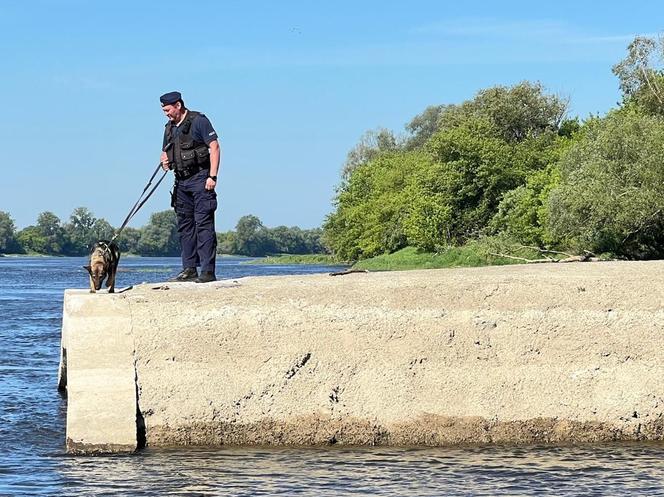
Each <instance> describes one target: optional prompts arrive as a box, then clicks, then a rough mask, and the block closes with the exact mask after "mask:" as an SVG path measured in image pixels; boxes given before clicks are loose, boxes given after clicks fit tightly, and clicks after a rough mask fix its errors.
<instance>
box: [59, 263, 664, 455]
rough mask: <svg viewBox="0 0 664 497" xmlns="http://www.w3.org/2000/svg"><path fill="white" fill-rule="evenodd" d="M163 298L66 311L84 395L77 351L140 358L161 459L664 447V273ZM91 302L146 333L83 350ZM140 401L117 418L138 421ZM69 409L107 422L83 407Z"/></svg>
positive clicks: (150, 292)
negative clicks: (183, 454)
mask: <svg viewBox="0 0 664 497" xmlns="http://www.w3.org/2000/svg"><path fill="white" fill-rule="evenodd" d="M159 286H160V285H159V284H153V285H142V286H139V287H136V288H134V290H132V291H129V292H127V293H124V294H121V295H113V296H112V295H96V296H95V295H92V296H90V295H85V296H81V295H79V294H72V293H68V294H67V295H66V301H67V305H68V307H67V308H66V310H65V312H66V313H67V312H69V313H70V316H68V317H67V316H65V318H66V321H65V323H66V330H67V331H66V336H67V340H66V344H67V380H68V385H69V387H70V388H71V385H72V383H73V378H74V376H73V375H76V377H78V378H80V377H81V376H85V373H84V372H81V371H78V368H79V366H75V365H74V363H73V362H72V361H71V355H72V353H73V350H72V348H74V347H77V348H79V350H77V351H76V354H79V355H85V356H87V357H88V358H90V359H93V358H96V360H95V363H96V362H98V361H102V360H103V361H105V362H107V363H108V362H110V363H113V364H114V365H115V366H117V367H119V365H118V362H117V361H118V359H115V358H113V359H112V358H110V357H106V355H107V352H106V350H105V348H101V347H99V346H98V345H97V343H98V341H100V340H102V335H104V333H109V334H110V333H115V335H116V336H120V335H122V337H123V340H126V346H125V347H124V348H123V350H125V349H126V350H125V352H123V354H124V355H128V354H126V352H127V351H128V350H129V349H131V348H134V347H135V359H136V375H137V382H138V391H139V395H138V405H139V409H140V413H141V416H142V417H143V419H144V421H145V428H146V433H145V435H146V439H147V444H148V445H151V446H166V445H186V444H202V445H219V444H299V445H310V444H326V443H343V444H399V445H410V444H418V445H440V444H456V443H492V442H515V443H526V442H569V441H606V440H646V439H647V440H654V439H657V440H660V439H663V438H664V417H663V414H664V383H663V382H662V378H663V377H664V375H663V373H664V352H663V351H662V347H661V344H662V338H664V336H663V335H664V262H634V263H627V262H622V263H579V264H568V265H564V264H557V265H554V264H551V265H547V264H544V265H530V266H525V265H524V266H508V267H489V268H475V269H448V270H428V271H407V272H397V273H369V274H350V275H347V276H340V277H330V276H328V275H311V276H290V277H260V278H243V279H240V280H237V281H236V282H233V281H221V282H217V283H214V284H208V285H196V284H193V283H183V284H171V283H169V284H165V285H164V286H161V288H160V289H153V288H156V287H159ZM78 299H84V300H86V301H87V300H90V299H93V300H96V302H98V304H96V307H95V309H97V310H99V311H101V310H102V309H103V312H104V315H105V316H110V315H111V314H113V315H123V316H126V315H129V314H130V315H131V324H128V323H127V321H126V320H124V321H122V322H118V321H112V322H113V323H114V324H113V325H111V324H110V323H111V322H110V321H108V319H109V318H108V317H106V318H104V317H101V316H99V317H97V318H96V321H95V324H94V326H92V324H93V323H92V321H90V326H88V327H87V329H85V330H83V329H79V326H75V328H76V332H75V333H74V332H73V331H72V330H73V328H74V326H73V319H75V318H76V317H75V315H77V314H82V316H85V319H93V318H91V316H90V311H92V308H90V309H89V310H88V309H85V308H79V309H73V308H72V307H71V306H72V305H73V301H78ZM111 304H112V305H113V309H114V310H111V309H110V308H109V309H106V308H105V307H104V306H110V305H111ZM67 319H68V321H67ZM78 319H83V317H81V318H78ZM101 327H106V331H104V332H102V331H100V329H101ZM79 333H80V334H84V333H94V334H95V336H97V337H98V338H96V339H95V340H88V341H84V340H82V339H79V340H78V341H74V340H72V336H73V335H74V334H77V335H78V334H79ZM132 334H133V337H132ZM121 355H122V354H121ZM102 358H103V359H102ZM122 360H123V361H124V363H126V364H127V365H125V366H123V368H125V369H127V370H129V369H131V368H130V367H129V366H128V362H127V357H124V358H123V359H122ZM131 366H132V367H133V364H132V365H131ZM108 371H109V373H110V369H109V370H108ZM97 372H99V373H102V370H100V369H97ZM127 372H129V371H127ZM102 375H103V373H102ZM79 381H80V380H79ZM89 386H93V385H92V384H89ZM129 390H131V388H129V387H128V386H127V387H125V388H124V390H123V391H125V392H126V394H127V399H126V400H125V401H124V402H123V404H122V406H120V403H119V402H117V403H116V402H114V403H113V406H112V408H113V410H114V411H118V417H119V415H120V412H121V413H124V414H127V415H128V416H129V417H131V416H132V415H134V414H135V412H133V411H132V412H125V410H131V406H130V404H131V403H132V401H134V398H133V397H131V395H130V392H129ZM130 397H131V398H130ZM79 402H84V403H85V404H86V405H85V406H77V405H76V404H77V403H79ZM133 407H134V408H135V405H134V406H133ZM110 408H111V407H109V406H104V407H103V408H101V409H99V410H100V412H103V413H105V415H109V414H108V413H107V412H106V411H105V409H110ZM68 409H69V410H72V409H73V410H74V411H78V410H90V409H92V406H91V404H90V403H89V400H88V399H87V398H86V397H84V396H80V397H75V396H73V395H71V392H70V396H69V407H68ZM68 418H69V416H68ZM84 423H87V420H83V419H77V420H76V423H74V422H72V423H70V422H69V419H68V430H69V429H70V428H73V427H74V426H75V425H77V429H79V430H81V431H86V430H89V429H90V427H88V426H87V425H85V424H84ZM133 428H134V435H135V426H134V427H133ZM68 437H70V438H71V434H70V433H68ZM127 437H129V433H128V434H127ZM98 443H99V442H98Z"/></svg>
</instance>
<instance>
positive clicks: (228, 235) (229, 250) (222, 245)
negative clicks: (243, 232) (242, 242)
mask: <svg viewBox="0 0 664 497" xmlns="http://www.w3.org/2000/svg"><path fill="white" fill-rule="evenodd" d="M235 246H236V242H235V232H234V231H225V232H223V233H217V254H236V252H235Z"/></svg>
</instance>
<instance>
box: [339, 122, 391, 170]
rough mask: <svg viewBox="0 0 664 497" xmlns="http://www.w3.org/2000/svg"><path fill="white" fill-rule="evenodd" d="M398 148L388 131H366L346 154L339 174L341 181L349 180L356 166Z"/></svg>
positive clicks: (379, 129)
mask: <svg viewBox="0 0 664 497" xmlns="http://www.w3.org/2000/svg"><path fill="white" fill-rule="evenodd" d="M399 146H400V145H399V141H398V139H397V137H396V136H394V133H392V131H390V130H389V129H386V128H378V129H375V130H369V131H367V132H366V133H364V134H363V135H362V137H361V138H360V141H359V142H358V143H357V145H355V146H354V147H353V148H352V149H351V150H350V152H348V155H347V157H346V162H345V163H344V166H343V170H342V172H341V177H342V179H344V180H347V179H348V178H350V175H351V174H352V173H353V171H354V170H355V169H356V168H357V167H358V166H360V165H362V164H365V163H367V162H369V161H370V160H371V159H373V158H374V157H376V156H377V155H379V154H380V153H383V152H391V151H394V150H397V149H398V148H399Z"/></svg>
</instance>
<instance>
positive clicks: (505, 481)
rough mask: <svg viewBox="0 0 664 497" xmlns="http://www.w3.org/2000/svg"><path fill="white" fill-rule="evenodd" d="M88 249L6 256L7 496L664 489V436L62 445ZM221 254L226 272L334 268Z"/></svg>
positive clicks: (149, 277)
mask: <svg viewBox="0 0 664 497" xmlns="http://www.w3.org/2000/svg"><path fill="white" fill-rule="evenodd" d="M84 263H85V259H83V258H0V347H1V350H0V353H1V354H2V355H1V356H0V495H2V496H4V495H109V496H111V495H132V496H134V495H135V496H148V495H150V496H152V495H154V496H162V495H183V496H185V495H186V496H190V495H191V496H195V495H247V496H249V495H311V496H325V495H395V496H438V495H664V445H662V444H645V443H641V444H614V445H581V446H567V447H550V446H535V447H510V446H490V447H464V448H435V449H432V448H427V449H416V448H410V449H409V448H380V447H374V448H343V447H336V446H335V447H330V448H313V449H291V448H269V449H265V448H246V449H239V448H232V449H231V448H221V449H218V448H217V449H200V448H196V449H194V448H188V449H178V450H152V449H148V450H145V451H143V452H141V453H139V454H135V455H132V456H108V457H70V456H65V455H64V434H65V433H64V432H65V410H66V402H65V399H63V398H62V397H60V395H59V394H58V392H57V390H56V380H57V366H58V360H59V346H60V325H61V317H62V294H63V290H64V289H65V288H72V287H79V288H85V287H86V286H87V273H85V271H84V270H83V269H82V268H81V266H82V265H83V264H84ZM120 266H121V272H120V273H119V274H118V283H117V286H118V287H123V286H128V285H131V284H136V283H141V282H143V281H147V282H155V281H164V280H165V279H167V278H168V276H170V275H171V274H174V273H175V272H177V270H178V268H179V260H178V259H175V258H125V259H123V260H122V261H121V263H120ZM328 270H330V268H327V267H323V266H250V265H243V264H240V260H239V259H233V258H229V259H221V260H220V267H219V268H218V271H217V272H218V275H219V276H221V277H223V278H237V277H241V276H249V275H258V274H299V273H307V272H321V271H328Z"/></svg>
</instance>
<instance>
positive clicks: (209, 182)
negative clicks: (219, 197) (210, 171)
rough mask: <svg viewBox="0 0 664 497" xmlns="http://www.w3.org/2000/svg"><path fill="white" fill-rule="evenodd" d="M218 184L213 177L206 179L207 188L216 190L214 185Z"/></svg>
mask: <svg viewBox="0 0 664 497" xmlns="http://www.w3.org/2000/svg"><path fill="white" fill-rule="evenodd" d="M215 186H217V182H216V181H215V180H213V179H212V178H208V179H206V180H205V189H206V190H214V187H215Z"/></svg>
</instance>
